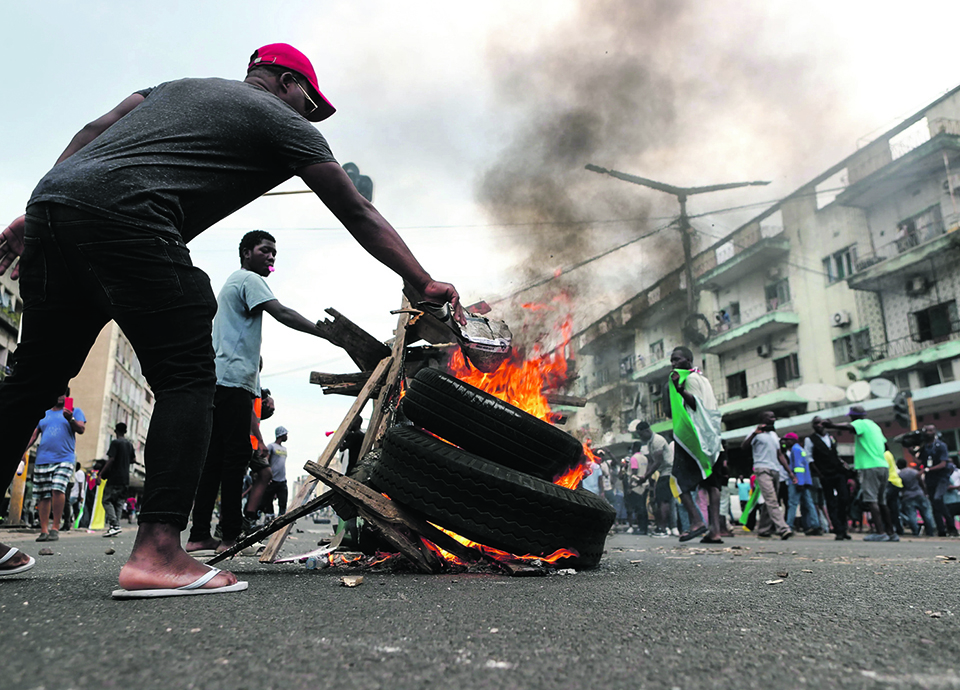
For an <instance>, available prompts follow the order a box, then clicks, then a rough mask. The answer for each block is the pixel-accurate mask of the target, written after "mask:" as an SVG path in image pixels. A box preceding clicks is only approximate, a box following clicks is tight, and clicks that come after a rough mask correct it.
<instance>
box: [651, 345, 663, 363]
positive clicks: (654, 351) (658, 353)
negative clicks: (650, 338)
mask: <svg viewBox="0 0 960 690" xmlns="http://www.w3.org/2000/svg"><path fill="white" fill-rule="evenodd" d="M661 359H663V340H658V341H657V342H655V343H653V344H651V345H650V361H651V362H659V361H660V360H661Z"/></svg>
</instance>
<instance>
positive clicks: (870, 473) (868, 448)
mask: <svg viewBox="0 0 960 690" xmlns="http://www.w3.org/2000/svg"><path fill="white" fill-rule="evenodd" d="M847 417H849V418H850V422H849V423H838V422H832V421H830V420H829V419H828V420H824V423H823V424H824V426H825V427H827V428H828V429H838V430H841V431H850V432H852V433H853V434H855V435H856V439H857V440H856V445H855V446H854V449H853V467H854V469H855V470H856V471H857V477H858V478H859V480H860V495H861V501H862V502H863V504H864V505H865V506H866V508H867V510H868V511H869V512H870V515H871V517H872V518H873V524H874V525H875V526H876V528H877V531H876V532H875V533H874V534H868V535H867V536H865V537H864V538H863V540H864V541H900V537H899V535H897V533H896V531H895V530H894V528H893V522H892V521H891V519H890V515H889V514H888V512H887V499H886V494H887V481H888V479H889V477H890V468H889V466H888V465H887V459H886V458H885V457H884V455H883V453H884V451H885V450H886V443H887V439H886V438H885V437H884V435H883V431H882V430H881V429H880V426H879V425H878V424H877V423H876V422H875V421H873V420H872V419H867V412H866V410H864V409H863V406H862V405H854V406H853V407H851V408H850V411H849V412H848V413H847Z"/></svg>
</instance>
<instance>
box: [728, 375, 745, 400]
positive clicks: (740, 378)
mask: <svg viewBox="0 0 960 690" xmlns="http://www.w3.org/2000/svg"><path fill="white" fill-rule="evenodd" d="M727 397H728V398H730V399H733V398H745V397H747V372H745V371H738V372H737V373H736V374H733V375H731V376H728V377H727Z"/></svg>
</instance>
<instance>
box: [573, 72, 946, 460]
mask: <svg viewBox="0 0 960 690" xmlns="http://www.w3.org/2000/svg"><path fill="white" fill-rule="evenodd" d="M958 206H960V88H957V89H954V90H953V91H951V92H950V93H948V94H946V95H945V96H943V97H942V98H940V99H938V100H937V101H935V102H934V103H932V104H930V105H929V106H927V107H926V108H924V109H923V110H922V111H920V112H919V113H917V114H915V115H914V116H912V117H911V118H908V119H907V120H905V121H903V122H902V123H900V124H899V125H898V126H897V127H895V128H894V129H892V130H890V131H889V132H886V133H885V134H884V135H882V136H881V137H879V138H877V139H876V140H874V141H872V142H871V143H869V144H868V145H866V146H864V147H863V148H861V149H860V150H858V151H857V152H856V153H854V154H853V155H851V156H849V157H848V158H846V159H845V160H843V161H841V162H840V163H838V164H837V165H835V166H833V167H832V168H830V169H829V170H826V171H824V172H823V173H822V174H821V175H819V176H818V177H816V178H815V179H813V180H811V181H810V182H808V183H807V184H805V185H804V186H802V187H801V188H800V189H798V190H796V191H795V192H793V193H792V194H790V195H789V196H787V197H785V198H784V199H782V200H781V201H780V202H778V203H777V204H775V205H773V206H772V207H771V208H769V209H767V210H766V211H765V212H764V213H762V214H760V215H759V216H757V217H756V218H754V219H752V220H751V221H749V222H748V223H746V224H745V225H743V226H742V227H740V228H738V229H737V230H736V231H734V232H733V233H732V234H731V235H729V236H728V237H725V238H723V239H721V240H720V241H718V242H717V243H716V244H714V245H713V246H711V247H709V248H708V249H706V250H704V251H702V252H701V253H699V254H698V255H697V256H696V257H695V258H694V260H693V275H694V276H695V289H696V291H697V303H698V305H699V312H700V313H701V314H703V315H704V316H705V317H706V319H707V320H708V321H709V322H710V323H711V325H712V329H711V332H710V334H709V337H707V338H706V339H703V337H702V336H701V337H700V338H697V337H695V336H696V334H695V333H694V334H690V333H687V334H686V337H683V336H684V334H683V333H682V330H683V328H682V327H683V322H682V321H681V319H682V318H683V317H684V309H683V304H684V299H683V298H684V296H685V292H686V286H685V285H684V284H683V279H682V278H683V274H682V271H681V270H679V269H678V270H675V271H673V272H672V273H669V274H667V276H665V277H664V278H663V279H661V281H659V282H658V283H657V284H656V285H654V286H651V287H650V288H648V289H647V290H645V291H643V292H641V293H639V294H638V295H637V296H635V297H634V298H632V299H631V300H629V301H628V302H627V303H625V304H624V305H622V306H621V307H618V308H617V309H615V310H613V311H611V312H609V313H608V314H606V315H604V316H603V317H602V318H601V319H599V320H598V321H597V322H595V323H593V324H591V325H590V326H588V327H587V328H586V329H584V330H583V331H581V332H580V333H578V334H577V335H576V336H575V344H576V345H577V347H578V349H579V353H580V354H581V355H582V356H583V357H582V358H581V372H580V379H579V380H578V386H579V387H578V389H577V390H576V392H577V393H578V394H580V395H583V396H585V397H586V398H587V399H588V401H589V403H588V406H587V408H585V409H584V410H582V411H580V412H578V413H577V414H576V415H575V416H574V417H573V419H572V420H571V423H572V425H577V426H582V427H584V428H585V429H586V433H587V434H589V435H592V436H594V437H599V438H601V439H602V438H607V439H612V438H617V439H621V440H622V439H623V437H622V434H623V432H624V431H625V430H626V422H627V421H629V419H633V418H645V419H648V420H649V421H650V422H651V424H653V425H654V427H655V428H656V429H660V430H668V429H669V428H670V422H669V420H665V419H664V415H665V412H666V410H665V409H664V399H663V395H664V390H665V383H666V379H667V374H668V372H669V362H668V361H666V358H667V357H668V356H669V352H670V349H671V348H672V347H674V346H675V345H676V344H679V343H681V342H684V341H685V340H686V341H687V343H688V344H691V339H692V340H693V341H694V342H696V346H695V347H694V348H693V349H694V351H695V353H696V354H697V360H698V362H697V363H698V364H699V365H700V366H702V368H703V369H704V371H705V373H706V374H707V376H708V377H709V378H710V379H711V382H712V384H713V387H714V390H715V391H716V394H717V398H718V402H719V403H720V405H721V410H722V411H723V413H724V428H725V429H726V431H725V436H726V437H727V438H729V439H730V440H736V439H739V438H742V437H743V436H745V435H746V433H748V432H749V430H750V429H751V428H752V426H753V424H754V423H755V420H756V415H757V413H758V412H759V411H761V410H764V409H773V410H775V411H776V412H777V414H778V416H779V417H780V418H781V422H780V423H778V428H779V429H780V430H781V431H790V430H795V431H798V432H801V433H806V432H807V431H808V430H809V422H810V419H811V418H812V416H813V414H814V413H817V412H819V413H821V414H824V415H829V416H832V417H835V418H836V417H840V416H842V415H843V414H845V413H846V410H847V408H848V406H849V402H847V401H835V402H833V403H827V402H817V401H811V400H808V399H807V398H806V397H802V396H801V395H799V394H798V393H797V392H796V389H797V388H798V387H799V386H800V385H801V384H827V385H830V386H835V387H839V388H847V387H848V386H849V385H850V384H851V383H853V382H855V381H869V380H871V379H875V378H878V377H883V378H887V379H888V380H890V381H893V382H894V383H896V384H897V386H898V387H899V388H900V389H901V390H904V389H909V390H911V391H912V392H913V397H914V401H915V404H916V407H917V414H918V415H919V421H920V423H921V424H923V423H931V422H932V423H935V424H937V425H938V426H939V428H940V429H941V430H942V431H943V432H944V440H945V441H946V442H947V445H948V446H949V447H950V449H951V452H953V453H956V451H957V448H958V445H960V438H958V427H960V418H958V417H957V408H958V404H957V400H958V398H960V395H958V393H960V382H957V381H955V380H954V379H955V372H956V373H957V374H960V369H958V367H960V361H957V360H958V359H960V337H958V333H960V318H958V311H957V300H958V290H960V261H958V259H960V233H957V234H954V232H953V231H954V230H956V229H957V227H958V218H960V216H958ZM651 297H655V299H651ZM691 336H693V337H692V338H691ZM862 404H864V406H865V407H866V408H867V409H868V410H869V411H870V414H871V416H872V417H873V418H874V419H876V420H877V421H878V422H880V423H881V426H882V427H883V428H884V431H885V432H886V433H887V435H888V436H894V435H896V434H898V433H901V432H902V431H904V429H903V427H901V426H900V425H899V424H898V423H896V422H894V421H893V412H892V406H891V400H890V399H889V398H873V397H870V398H868V399H866V400H864V401H863V403H862Z"/></svg>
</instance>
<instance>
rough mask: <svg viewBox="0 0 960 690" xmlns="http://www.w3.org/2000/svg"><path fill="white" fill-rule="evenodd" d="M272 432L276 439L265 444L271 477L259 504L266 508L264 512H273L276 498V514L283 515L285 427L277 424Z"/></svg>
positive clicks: (284, 500)
mask: <svg viewBox="0 0 960 690" xmlns="http://www.w3.org/2000/svg"><path fill="white" fill-rule="evenodd" d="M273 433H274V437H275V438H276V440H275V441H274V442H273V443H271V444H270V445H268V446H267V452H268V453H269V454H270V457H269V460H270V472H271V473H272V474H273V478H272V479H271V480H270V484H269V485H268V486H267V492H266V493H265V494H264V496H263V502H262V504H261V505H262V507H263V508H266V509H267V511H266V512H269V513H273V499H274V498H276V499H277V511H278V512H277V513H276V515H283V514H284V513H285V512H287V449H286V448H285V447H284V445H283V444H284V443H285V442H286V440H287V434H288V432H287V427H285V426H278V427H277V428H276V430H275V431H274V432H273Z"/></svg>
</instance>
